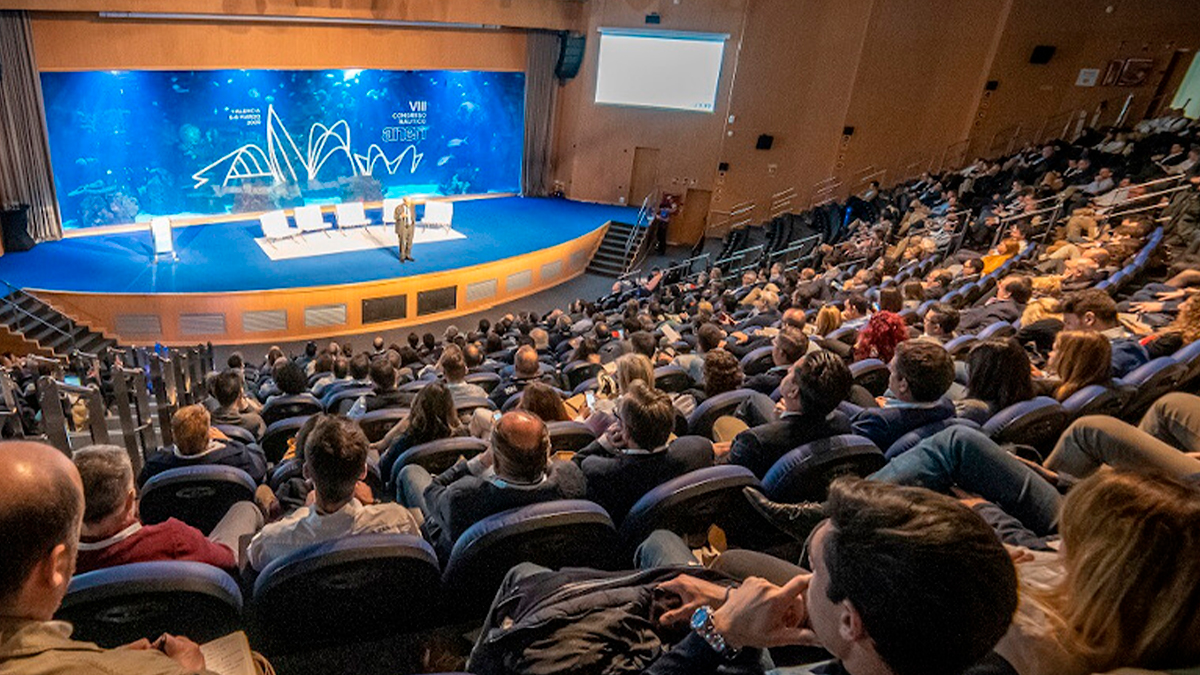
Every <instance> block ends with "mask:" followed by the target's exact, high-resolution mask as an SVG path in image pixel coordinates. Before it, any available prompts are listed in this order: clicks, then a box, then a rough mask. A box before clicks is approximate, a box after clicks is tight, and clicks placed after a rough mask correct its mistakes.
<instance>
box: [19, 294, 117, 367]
mask: <svg viewBox="0 0 1200 675" xmlns="http://www.w3.org/2000/svg"><path fill="white" fill-rule="evenodd" d="M7 290H8V295H7V296H5V297H3V298H0V326H3V327H4V328H6V329H7V330H8V332H9V333H10V334H11V335H13V336H15V337H19V338H21V339H24V340H25V341H26V342H29V343H32V344H34V345H37V347H38V348H39V351H48V352H50V353H51V354H53V355H55V356H64V357H65V356H69V355H70V354H71V352H72V351H74V350H78V351H81V352H87V353H90V354H95V353H96V352H98V351H101V350H103V349H105V348H106V347H116V346H117V341H116V340H113V339H110V338H107V337H105V336H104V334H103V333H97V332H95V331H93V330H91V329H89V328H87V327H86V326H82V325H79V324H77V323H75V322H74V321H72V320H71V319H69V318H67V317H66V316H65V315H63V314H61V313H60V312H59V311H58V310H56V309H54V308H53V307H51V306H50V305H47V304H46V303H44V302H42V301H41V300H38V299H37V298H35V297H34V296H32V295H30V294H29V293H26V292H25V291H23V290H21V289H19V288H16V287H13V286H11V285H9V287H8V289H7Z"/></svg>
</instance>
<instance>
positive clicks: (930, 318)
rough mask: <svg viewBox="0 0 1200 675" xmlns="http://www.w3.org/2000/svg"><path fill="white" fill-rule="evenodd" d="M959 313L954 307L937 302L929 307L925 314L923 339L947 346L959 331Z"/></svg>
mask: <svg viewBox="0 0 1200 675" xmlns="http://www.w3.org/2000/svg"><path fill="white" fill-rule="evenodd" d="M958 322H959V313H958V310H957V309H954V307H953V306H952V305H948V304H946V303H942V302H935V303H933V304H932V305H930V306H929V309H928V311H926V312H925V319H924V328H925V330H924V332H923V333H922V334H921V337H923V338H925V339H929V340H936V341H937V342H938V343H939V344H945V343H947V342H949V341H950V340H953V339H954V338H955V332H954V331H955V330H957V329H958Z"/></svg>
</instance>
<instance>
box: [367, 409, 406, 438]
mask: <svg viewBox="0 0 1200 675" xmlns="http://www.w3.org/2000/svg"><path fill="white" fill-rule="evenodd" d="M405 417H408V408H380V409H379V410H372V411H371V412H369V413H367V414H365V415H363V416H362V417H360V418H358V426H360V427H362V430H363V433H364V434H366V436H367V440H368V441H371V442H372V443H375V442H376V441H380V440H382V439H383V437H384V436H386V435H387V432H388V431H391V429H392V427H394V426H396V423H397V422H399V421H400V420H402V419H404V418H405Z"/></svg>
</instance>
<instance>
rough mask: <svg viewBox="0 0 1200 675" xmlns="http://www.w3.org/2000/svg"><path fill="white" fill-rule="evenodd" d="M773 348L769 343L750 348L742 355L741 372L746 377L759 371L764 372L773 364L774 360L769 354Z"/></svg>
mask: <svg viewBox="0 0 1200 675" xmlns="http://www.w3.org/2000/svg"><path fill="white" fill-rule="evenodd" d="M773 350H774V348H773V347H771V346H770V345H768V346H766V347H759V348H757V349H751V350H750V352H749V353H747V354H746V355H745V356H743V357H742V362H741V366H742V372H743V373H745V375H746V377H752V376H754V375H758V374H760V373H765V372H767V371H768V370H770V369H771V367H772V366H774V365H775V360H774V358H773V357H772V356H771V352H772V351H773Z"/></svg>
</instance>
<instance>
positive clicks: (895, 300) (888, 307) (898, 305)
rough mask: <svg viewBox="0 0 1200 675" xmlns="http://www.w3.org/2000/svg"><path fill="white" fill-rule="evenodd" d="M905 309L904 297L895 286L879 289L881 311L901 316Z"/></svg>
mask: <svg viewBox="0 0 1200 675" xmlns="http://www.w3.org/2000/svg"><path fill="white" fill-rule="evenodd" d="M903 309H904V295H903V294H902V293H901V292H900V289H899V288H896V287H895V286H885V287H883V288H881V289H879V311H881V312H892V313H895V314H899V313H900V312H901V310H903Z"/></svg>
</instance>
